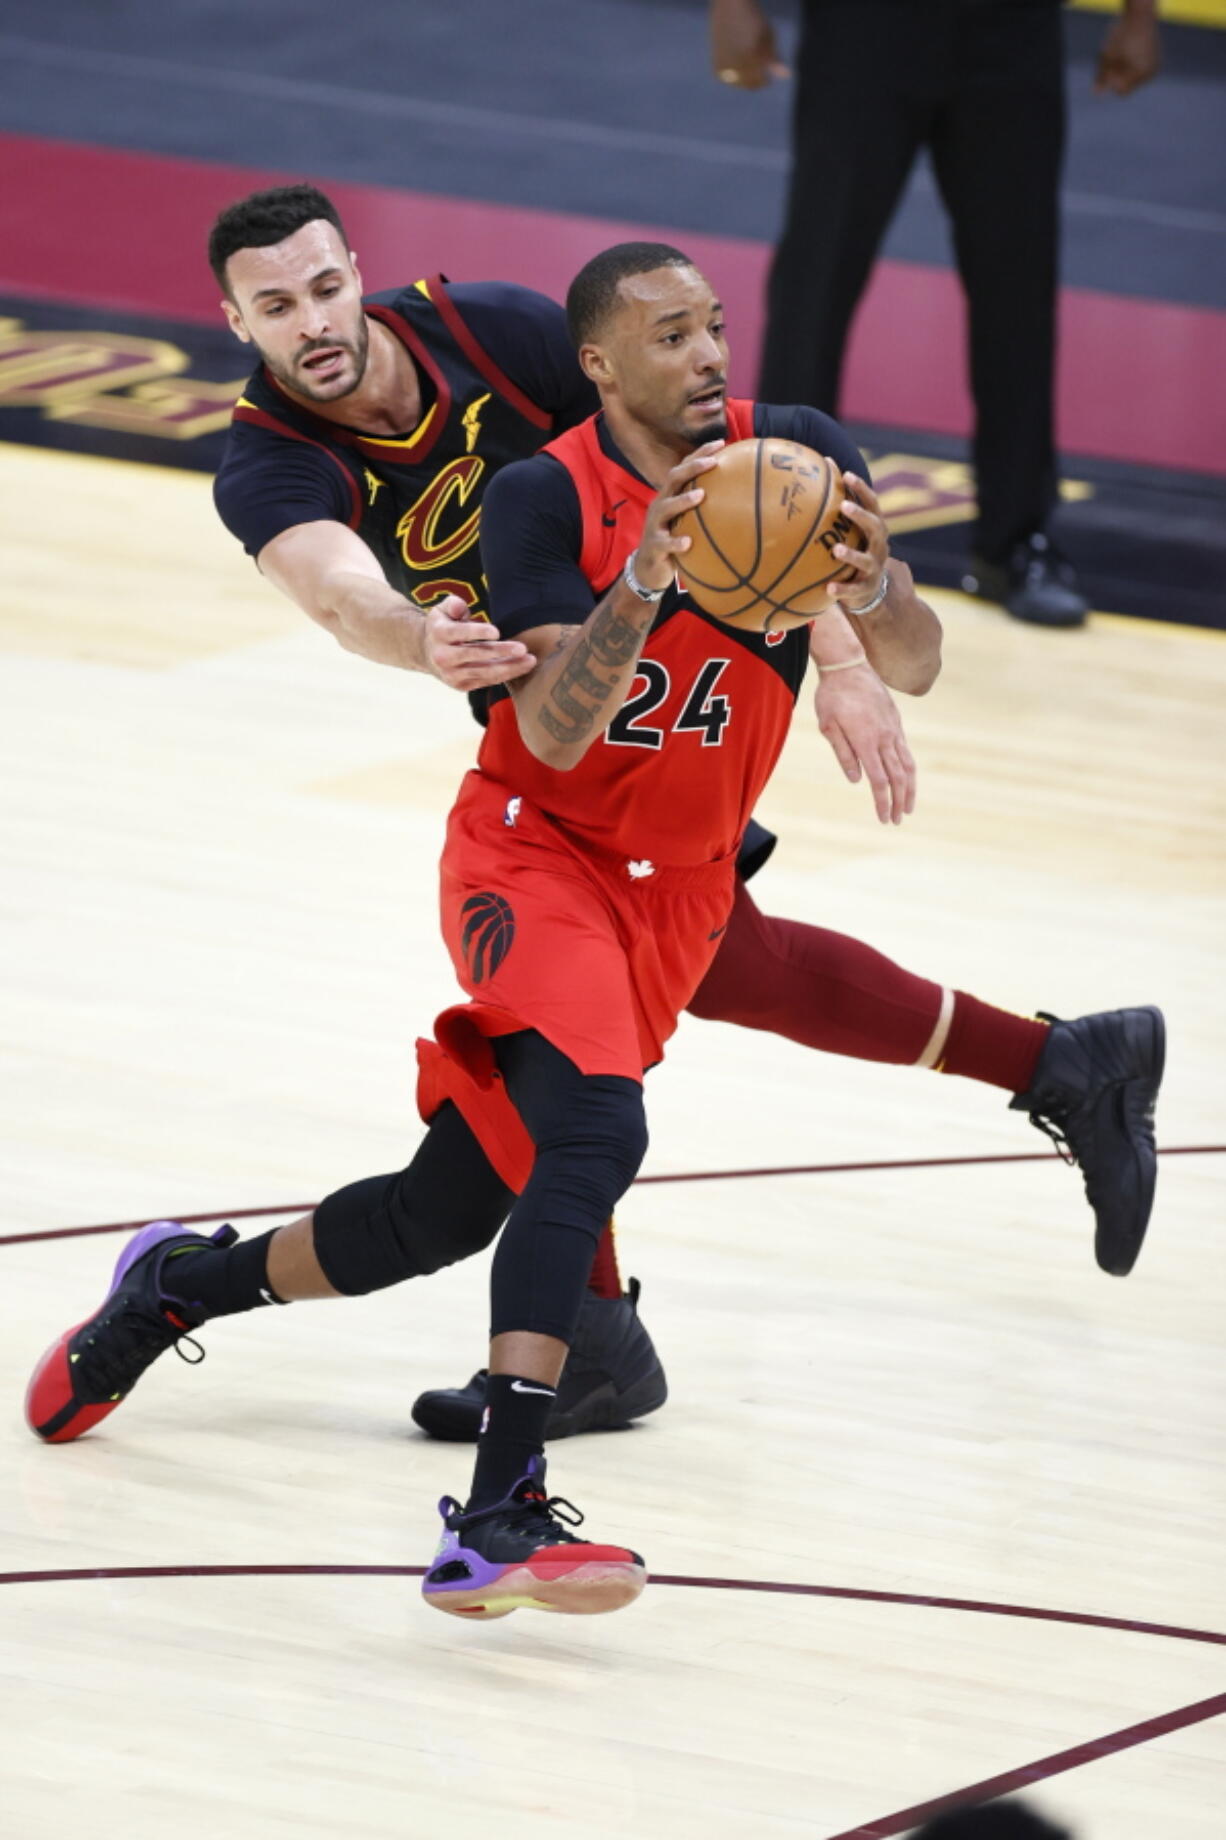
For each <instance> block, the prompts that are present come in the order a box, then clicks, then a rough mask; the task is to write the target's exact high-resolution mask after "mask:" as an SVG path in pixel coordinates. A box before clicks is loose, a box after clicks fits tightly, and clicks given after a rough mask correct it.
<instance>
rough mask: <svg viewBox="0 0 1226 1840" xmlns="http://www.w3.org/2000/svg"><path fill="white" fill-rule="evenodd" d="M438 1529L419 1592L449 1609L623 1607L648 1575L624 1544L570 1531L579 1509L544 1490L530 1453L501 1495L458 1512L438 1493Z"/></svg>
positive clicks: (587, 1612)
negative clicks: (440, 1519) (515, 1479)
mask: <svg viewBox="0 0 1226 1840" xmlns="http://www.w3.org/2000/svg"><path fill="white" fill-rule="evenodd" d="M438 1509H439V1513H440V1514H441V1515H442V1517H443V1537H442V1539H441V1540H440V1541H439V1544H438V1551H437V1552H436V1553H435V1555H434V1559H433V1562H432V1564H431V1566H430V1569H429V1570H428V1571H427V1573H426V1575H425V1577H424V1578H423V1580H422V1586H421V1591H422V1596H423V1597H424V1598H425V1600H426V1602H427V1603H428V1604H433V1605H434V1608H435V1609H436V1610H447V1611H449V1612H450V1613H451V1614H452V1615H453V1616H474V1617H476V1616H480V1617H486V1618H489V1617H493V1616H509V1615H510V1613H511V1611H512V1610H560V1611H563V1612H565V1613H566V1614H568V1615H570V1616H600V1615H601V1614H602V1613H603V1612H605V1611H606V1610H624V1609H625V1608H626V1606H627V1604H632V1603H633V1602H634V1600H635V1598H636V1597H637V1596H638V1595H639V1593H640V1592H641V1591H642V1589H643V1586H644V1585H645V1584H646V1582H647V1569H646V1567H645V1566H644V1564H643V1561H642V1560H641V1559H640V1558H639V1556H638V1554H637V1553H634V1552H630V1551H629V1550H628V1548H626V1547H625V1546H596V1545H593V1544H592V1542H591V1541H589V1540H579V1539H576V1538H575V1535H574V1534H573V1533H572V1532H571V1528H572V1527H578V1526H579V1525H580V1524H581V1523H582V1520H583V1516H582V1515H581V1514H580V1513H579V1511H578V1509H577V1508H574V1507H572V1506H571V1504H570V1502H568V1501H564V1500H563V1499H562V1498H561V1496H558V1495H552V1496H546V1494H545V1459H544V1458H543V1457H533V1458H532V1459H531V1460H530V1462H529V1464H528V1472H527V1474H526V1475H524V1476H521V1477H520V1479H519V1481H518V1482H517V1483H516V1484H515V1487H514V1488H513V1489H512V1490H511V1493H510V1494H509V1495H508V1496H507V1498H506V1500H505V1501H500V1502H496V1503H495V1504H494V1506H493V1507H491V1508H479V1509H477V1510H476V1512H475V1513H472V1514H465V1513H464V1511H463V1509H462V1508H461V1507H460V1504H459V1502H458V1501H455V1500H453V1499H452V1497H451V1496H450V1495H444V1497H443V1499H442V1501H440V1503H439V1505H438Z"/></svg>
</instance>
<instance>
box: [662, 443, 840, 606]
mask: <svg viewBox="0 0 1226 1840" xmlns="http://www.w3.org/2000/svg"><path fill="white" fill-rule="evenodd" d="M695 484H697V485H700V486H701V487H702V488H703V491H704V492H705V494H706V496H705V498H704V499H703V500H702V502H701V504H698V505H695V506H694V507H693V509H692V510H690V511H683V512H682V514H681V516H680V517H679V518H678V519H677V520H676V522H675V523H674V525H673V530H674V532H675V533H676V535H677V536H685V537H689V538H690V540H691V545H690V548H689V549H688V550H687V551H686V552H685V554H684V555H683V556H682V557H681V559H680V562H681V577H682V580H683V581H684V583H685V586H686V588H687V590H688V592H689V593H690V594H691V595H692V596H693V598H694V599H695V600H696V601H697V602H698V604H699V606H700V607H701V608H703V610H704V611H705V612H706V613H711V614H714V615H715V617H716V618H717V619H720V620H725V621H727V623H728V625H729V626H741V627H745V628H747V629H748V630H749V631H750V632H782V631H783V630H785V629H786V628H787V627H789V626H803V625H805V624H806V623H807V622H808V621H809V620H812V619H813V618H814V617H815V616H816V615H817V614H820V613H826V612H828V611H829V609H830V607H831V605H832V604H833V603H832V602H831V601H830V599H829V596H828V594H827V592H826V590H827V588H828V587H829V585H830V584H831V582H836V581H846V580H847V578H848V577H849V576H850V575H851V573H852V571H851V569H850V568H849V567H848V566H847V564H846V563H839V562H837V561H836V560H835V558H834V556H833V554H832V552H833V550H834V546H835V544H836V543H845V544H847V545H848V547H849V548H852V549H863V548H864V546H865V541H866V540H865V536H864V533H863V531H862V530H861V529H860V527H859V525H858V524H855V523H853V522H852V520H851V519H850V518H849V517H848V516H847V515H846V513H845V512H844V511H843V510H842V509H841V507H842V503H843V499H844V497H845V496H846V493H845V488H844V485H843V479H842V475H841V474H840V473H839V472H838V470H837V468H835V467H834V466H832V465H831V463H830V461H829V460H827V459H826V458H825V457H824V455H822V454H818V453H814V451H813V449H812V448H811V447H803V446H802V445H801V443H800V442H799V441H783V440H779V439H776V438H774V437H767V438H765V439H763V440H752V441H734V442H733V443H732V444H731V446H729V447H726V448H725V449H724V450H723V452H722V453H721V454H720V456H719V461H718V464H717V465H715V466H713V467H712V468H711V469H710V471H709V472H706V473H704V474H703V475H702V476H701V478H700V479H698V480H696V481H695Z"/></svg>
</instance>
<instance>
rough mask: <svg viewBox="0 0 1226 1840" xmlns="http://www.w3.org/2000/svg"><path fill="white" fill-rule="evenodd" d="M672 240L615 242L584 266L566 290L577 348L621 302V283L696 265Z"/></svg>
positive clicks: (567, 306) (573, 337)
mask: <svg viewBox="0 0 1226 1840" xmlns="http://www.w3.org/2000/svg"><path fill="white" fill-rule="evenodd" d="M693 266H694V264H693V263H692V262H691V261H690V258H689V257H688V256H685V255H682V253H681V251H680V250H679V249H674V248H673V246H672V244H671V243H614V245H613V247H612V249H602V250H601V252H600V254H599V255H598V256H593V257H592V259H591V261H590V262H589V263H588V264H587V265H586V267H584V268H581V269H580V270H579V273H578V274H577V275H576V276H575V278H574V280H573V281H572V282H571V284H570V287H569V288H568V289H567V291H566V323H567V325H568V326H569V327H570V336H571V339H572V341H573V343H574V347H575V350H576V351H578V349H579V347H580V346H581V345H582V344H583V342H584V340H585V339H590V338H591V337H592V336H593V335H594V334H595V333H596V332H598V331H599V329H600V327H601V326H602V325H603V323H604V321H605V320H606V319H607V318H608V315H609V313H610V311H611V310H612V308H613V307H614V306H615V305H616V302H617V288H618V283H619V282H622V281H624V280H625V279H626V277H627V276H628V275H649V274H651V272H652V270H653V269H656V268H692V267H693Z"/></svg>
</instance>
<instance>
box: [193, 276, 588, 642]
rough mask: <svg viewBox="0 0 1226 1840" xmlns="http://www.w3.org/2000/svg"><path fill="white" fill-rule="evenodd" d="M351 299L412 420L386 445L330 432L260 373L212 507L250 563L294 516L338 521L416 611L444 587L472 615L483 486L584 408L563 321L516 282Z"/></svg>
mask: <svg viewBox="0 0 1226 1840" xmlns="http://www.w3.org/2000/svg"><path fill="white" fill-rule="evenodd" d="M365 307H366V312H367V314H368V315H369V316H370V317H371V318H373V319H377V320H379V321H380V322H381V323H382V324H383V325H384V326H386V327H387V328H388V330H389V331H390V332H392V333H393V334H394V335H395V336H396V337H397V338H398V339H400V340H401V341H402V343H403V344H404V345H405V346H406V347H407V348H408V350H409V352H410V354H411V356H412V358H413V361H414V364H415V365H416V367H417V374H418V378H419V380H420V384H421V392H422V413H421V417H420V419H419V421H418V424H417V426H416V428H414V429H412V430H410V431H408V432H406V434H405V435H403V436H402V437H400V438H398V439H384V438H381V437H379V436H375V435H367V434H363V433H361V432H360V431H359V430H357V429H350V428H345V427H343V426H341V425H340V424H338V423H336V422H331V421H328V420H326V419H325V418H324V417H322V416H317V415H313V414H312V413H311V411H310V410H309V409H306V408H303V407H302V406H301V405H300V404H298V403H295V402H294V401H292V400H291V398H290V397H288V396H287V395H286V394H285V392H284V391H283V390H281V389H280V388H279V387H278V385H277V384H276V382H275V381H274V380H273V378H272V377H271V376H270V375H269V373H268V372H267V371H266V370H265V369H264V368H263V367H262V366H261V368H260V369H259V370H257V371H256V372H255V374H254V375H253V376H252V378H251V379H250V381H249V383H248V384H247V387H246V389H245V391H244V393H243V395H242V396H241V397H240V399H239V401H238V404H237V405H236V407H235V410H234V417H233V420H232V422H231V426H230V430H229V434H228V437H227V441H226V449H225V454H224V456H223V459H222V464H221V469H220V471H219V473H218V475H217V479H216V482H215V485H214V498H215V501H216V504H217V509H218V511H219V513H220V514H221V517H222V520H223V522H224V523H225V524H226V526H227V528H228V529H229V530H230V531H232V532H233V534H234V535H235V536H236V537H237V538H238V539H239V541H240V542H241V543H242V544H243V546H244V547H245V549H246V550H247V552H248V553H249V554H250V555H252V556H258V555H259V552H260V551H261V550H262V549H263V548H264V545H265V544H266V543H270V542H271V541H272V539H273V538H274V537H276V536H279V535H280V534H281V532H282V531H284V530H289V529H291V528H292V527H293V526H294V525H296V524H305V523H311V522H315V521H317V520H320V519H326V520H335V521H336V522H339V523H342V524H347V525H348V526H349V528H350V529H351V530H354V531H356V532H357V534H358V535H359V536H360V537H361V538H362V539H363V541H364V542H365V543H366V544H367V545H368V546H369V547H370V549H371V550H372V551H373V553H374V555H375V556H376V558H377V559H378V561H379V564H380V566H381V567H382V569H383V572H384V575H385V576H386V578H387V580H388V582H389V583H390V584H391V586H392V587H393V588H396V589H398V590H399V592H400V593H402V594H411V595H412V596H413V597H414V598H415V599H416V600H417V601H418V602H419V603H420V604H422V605H423V606H429V605H430V604H431V603H432V602H434V601H438V600H440V599H442V597H443V596H444V595H446V594H458V595H459V597H460V598H461V600H463V601H465V602H466V603H467V605H468V606H470V607H472V608H473V609H475V610H476V611H479V612H483V611H484V609H485V588H484V582H483V579H482V574H481V561H480V550H479V548H478V542H477V533H478V525H479V521H480V507H481V502H482V499H483V496H484V492H485V488H486V485H487V483H488V481H489V479H490V478H491V477H492V475H493V474H494V473H496V472H497V471H498V470H499V469H500V468H501V467H504V466H506V465H508V464H509V463H510V462H511V461H512V460H522V459H524V458H525V457H527V456H529V455H531V454H534V453H535V452H536V451H537V449H538V448H539V447H541V446H542V445H543V443H544V442H546V441H549V440H551V439H552V438H553V437H554V436H555V435H557V434H560V433H562V432H563V431H564V430H565V429H567V428H570V427H573V426H574V425H575V424H576V423H578V422H581V421H583V420H584V419H585V417H587V416H588V415H590V414H591V413H592V410H593V408H594V407H595V404H596V398H595V393H594V391H593V390H592V387H591V385H590V384H589V383H588V382H587V380H586V379H585V378H584V376H583V374H582V372H581V371H580V369H579V366H578V363H577V361H576V359H575V355H574V352H573V349H572V347H571V344H570V340H569V337H568V335H567V330H566V316H565V314H564V312H563V310H562V308H561V307H559V306H558V305H557V303H556V302H555V301H552V300H549V299H547V298H546V296H545V295H543V294H536V293H533V292H532V291H531V290H530V289H528V288H521V287H513V286H511V285H510V284H509V283H504V282H473V283H468V284H465V285H461V286H456V287H452V286H450V285H448V284H446V283H445V282H444V281H443V279H442V277H441V276H439V277H435V279H434V280H432V281H419V282H416V283H414V284H413V285H412V286H411V287H405V288H398V289H394V290H391V291H389V292H387V293H383V294H375V295H371V296H369V297H368V298H367V300H366V302H365Z"/></svg>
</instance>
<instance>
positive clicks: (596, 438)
mask: <svg viewBox="0 0 1226 1840" xmlns="http://www.w3.org/2000/svg"><path fill="white" fill-rule="evenodd" d="M753 409H754V406H753V404H752V403H750V402H744V401H731V402H729V404H728V438H729V440H733V441H737V440H743V439H746V438H748V437H749V436H751V435H752V434H753V431H754V424H753ZM600 422H601V417H599V416H593V417H592V418H590V419H589V420H588V421H586V422H582V423H580V425H579V426H578V427H577V428H572V429H570V430H568V432H567V433H565V434H563V435H561V436H560V437H559V438H558V439H557V440H555V441H551V442H550V443H549V445H548V446H547V447H546V448H544V449H543V450H542V451H543V452H544V453H545V454H548V455H551V456H552V458H553V459H554V460H555V461H557V462H558V463H560V464H561V465H562V466H563V467H565V469H566V471H567V472H568V473H569V474H570V476H571V479H572V481H573V483H574V487H575V490H576V493H577V495H578V499H579V506H580V512H581V518H582V547H581V552H580V556H579V566H580V569H581V571H582V573H583V575H584V576H585V577H586V579H587V580H588V582H589V583H590V584H591V587H592V590H593V592H594V593H595V595H596V597H597V599H599V598H601V597H602V596H603V595H604V594H605V593H606V592H607V591H608V590H609V588H610V587H612V585H613V583H614V582H615V581H616V579H617V577H618V575H619V574H620V573H621V570H622V568H623V567H624V565H625V561H626V558H627V557H628V556H629V554H630V552H631V551H632V550H633V549H634V548H635V547H636V545H637V544H638V541H639V538H640V536H641V535H642V530H643V523H644V520H645V518H646V515H647V509H648V506H649V505H650V504H651V502H652V500H653V499H654V498H655V496H656V493H655V490H654V488H653V487H651V486H650V485H648V484H647V482H646V481H645V480H643V479H641V478H640V477H639V476H638V474H637V473H635V472H633V471H632V470H631V469H630V468H629V466H628V465H627V464H626V463H625V462H624V461H623V460H621V459H620V458H619V457H615V456H614V455H611V454H610V453H608V452H607V451H606V450H605V447H604V446H602V443H601V439H600ZM531 464H535V463H531ZM509 470H514V469H509ZM496 513H497V505H496V499H495V498H494V495H493V493H492V492H491V499H490V501H489V502H488V503H487V507H486V511H485V517H486V519H487V520H489V519H490V518H491V516H492V515H496ZM491 588H492V593H493V596H494V615H495V619H497V582H496V581H495V582H493V583H491ZM546 617H548V616H546ZM807 661H808V628H807V627H806V626H799V627H794V628H792V629H791V630H790V631H788V632H784V633H782V634H772V635H766V634H762V633H751V632H745V631H742V630H741V629H740V628H739V627H733V626H727V625H725V624H724V623H723V622H722V621H720V620H717V619H716V618H714V616H713V615H711V614H708V613H704V612H703V610H702V609H701V608H700V607H699V606H698V604H697V602H696V601H694V600H692V599H691V598H690V596H689V595H688V594H687V593H686V591H685V587H684V583H683V582H681V581H678V583H677V585H676V586H675V587H672V588H670V589H669V590H668V592H667V594H666V595H665V596H664V599H663V600H662V601H661V603H660V607H659V612H658V614H657V616H656V619H655V622H654V624H653V626H652V628H651V632H650V633H649V635H648V638H647V641H646V644H645V645H644V647H643V650H642V653H641V655H640V658H639V664H638V671H637V673H636V675H635V679H634V683H633V685H632V686H631V691H630V695H629V696H628V697H627V699H626V702H625V703H624V704H623V706H622V708H621V709H620V710H619V711H618V713H617V715H616V716H615V717H614V719H613V721H612V722H611V723H610V724H609V726H608V728H607V729H606V730H605V732H604V733H603V735H601V736H600V737H599V738H598V739H597V740H596V741H594V742H593V743H592V745H591V746H590V747H589V749H588V751H587V753H586V754H585V755H584V757H583V759H582V760H581V761H580V762H579V763H578V765H577V766H575V767H573V768H571V769H570V770H569V771H568V772H562V771H559V770H558V769H556V768H553V767H547V766H545V765H544V764H543V763H542V762H541V761H539V760H537V759H536V757H535V755H533V754H532V753H531V752H530V751H529V749H528V748H527V747H526V746H525V745H524V742H523V741H522V740H521V738H520V734H519V726H518V722H517V719H516V714H515V708H514V704H513V703H512V702H511V700H510V699H509V697H508V698H504V699H502V700H500V701H497V702H495V703H493V704H492V706H491V708H490V720H489V728H488V729H487V731H486V735H485V739H484V740H483V742H482V745H481V751H480V754H479V756H478V767H479V769H480V771H481V772H482V773H484V774H486V775H488V776H489V777H490V778H491V779H494V780H497V781H498V782H500V783H501V784H502V785H503V786H505V787H506V788H507V789H508V790H509V791H510V792H511V793H512V794H516V793H519V794H522V795H523V796H524V797H526V798H527V799H529V800H530V801H531V802H532V803H533V804H534V805H535V806H537V808H538V809H539V810H541V811H543V812H546V813H548V815H549V816H550V817H551V818H553V819H554V820H555V821H556V822H557V823H558V824H560V825H562V826H564V827H565V829H566V830H567V831H568V832H569V833H571V834H572V835H573V836H574V837H575V839H576V840H577V841H579V842H580V843H590V844H593V845H595V846H596V847H597V849H600V850H606V851H611V852H613V853H615V854H616V855H618V856H622V857H625V858H627V859H637V860H647V861H650V862H654V863H656V864H658V865H665V864H675V865H688V864H697V863H703V862H714V861H717V860H719V859H720V858H722V857H725V856H729V855H731V854H732V853H733V852H734V851H735V850H736V848H737V845H738V843H739V841H740V838H741V835H742V833H743V831H744V829H745V826H746V825H747V823H748V822H749V818H750V814H751V812H752V811H753V807H754V804H755V802H756V801H757V799H758V797H759V795H760V793H761V791H762V788H763V787H764V786H765V784H766V782H767V780H768V779H769V778H770V776H771V773H772V772H773V770H774V767H775V764H776V762H777V761H778V758H779V754H780V751H781V750H782V747H783V743H784V740H785V738H786V736H787V732H788V726H789V724H790V722H791V718H792V710H793V708H794V706H795V702H796V697H797V694H798V692H799V690H800V685H801V681H802V679H803V677H804V673H805V668H806V664H807Z"/></svg>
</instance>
